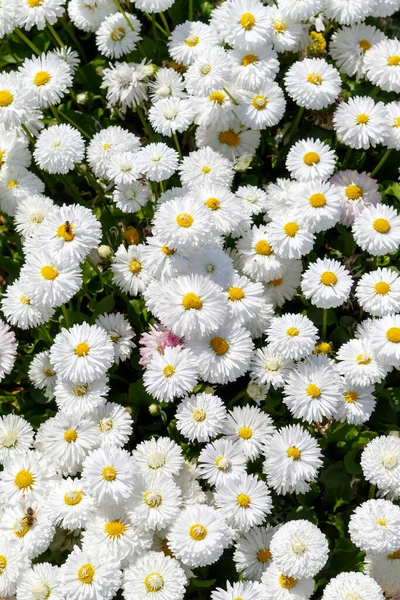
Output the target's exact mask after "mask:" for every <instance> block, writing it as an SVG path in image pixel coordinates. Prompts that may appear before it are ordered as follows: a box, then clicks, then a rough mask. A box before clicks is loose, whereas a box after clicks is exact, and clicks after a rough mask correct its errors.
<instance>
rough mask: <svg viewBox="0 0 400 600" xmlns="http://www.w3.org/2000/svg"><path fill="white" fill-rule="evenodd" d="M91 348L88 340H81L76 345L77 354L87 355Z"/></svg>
mask: <svg viewBox="0 0 400 600" xmlns="http://www.w3.org/2000/svg"><path fill="white" fill-rule="evenodd" d="M89 350H90V348H89V344H87V343H86V342H80V343H79V344H77V345H76V346H75V354H76V355H77V356H86V355H87V354H88V352H89Z"/></svg>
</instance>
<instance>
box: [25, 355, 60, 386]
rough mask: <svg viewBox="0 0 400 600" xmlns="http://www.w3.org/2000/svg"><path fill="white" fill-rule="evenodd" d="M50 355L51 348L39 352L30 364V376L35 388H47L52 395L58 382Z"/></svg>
mask: <svg viewBox="0 0 400 600" xmlns="http://www.w3.org/2000/svg"><path fill="white" fill-rule="evenodd" d="M49 356H50V351H49V350H45V351H44V352H38V353H37V354H36V355H35V357H34V358H33V359H32V361H31V363H30V365H29V369H28V377H29V380H30V381H31V383H32V385H33V386H34V387H35V388H37V389H39V390H42V389H45V390H46V392H47V394H48V395H49V397H52V396H53V394H52V392H53V389H54V385H55V383H56V374H55V371H54V367H53V365H52V364H51V362H50V359H49ZM50 392H51V393H50Z"/></svg>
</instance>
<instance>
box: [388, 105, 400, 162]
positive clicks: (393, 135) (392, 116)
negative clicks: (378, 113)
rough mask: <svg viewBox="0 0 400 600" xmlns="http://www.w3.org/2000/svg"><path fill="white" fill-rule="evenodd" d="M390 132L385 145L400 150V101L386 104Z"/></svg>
mask: <svg viewBox="0 0 400 600" xmlns="http://www.w3.org/2000/svg"><path fill="white" fill-rule="evenodd" d="M386 110H387V120H388V123H389V127H390V129H389V133H388V136H387V138H386V140H385V146H387V147H388V148H394V149H395V150H400V102H390V103H389V104H386Z"/></svg>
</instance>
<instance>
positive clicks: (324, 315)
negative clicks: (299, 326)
mask: <svg viewBox="0 0 400 600" xmlns="http://www.w3.org/2000/svg"><path fill="white" fill-rule="evenodd" d="M327 327H328V309H327V308H324V312H323V313H322V341H323V342H324V341H325V340H326V330H327Z"/></svg>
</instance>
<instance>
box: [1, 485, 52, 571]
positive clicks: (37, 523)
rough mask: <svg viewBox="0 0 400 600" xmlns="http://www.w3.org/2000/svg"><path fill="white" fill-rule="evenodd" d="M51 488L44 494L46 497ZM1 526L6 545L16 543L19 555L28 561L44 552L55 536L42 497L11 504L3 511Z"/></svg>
mask: <svg viewBox="0 0 400 600" xmlns="http://www.w3.org/2000/svg"><path fill="white" fill-rule="evenodd" d="M53 486H54V482H53ZM53 486H51V487H53ZM51 487H50V488H48V489H47V490H46V491H45V492H44V493H45V494H46V495H47V492H48V491H49V489H51ZM28 509H31V510H30V511H28ZM32 511H33V513H32ZM27 512H29V515H28V514H27ZM1 526H2V534H3V538H4V539H5V540H6V543H7V544H11V543H16V544H17V546H18V552H19V553H20V555H22V556H27V557H28V558H29V559H34V558H37V557H38V556H39V555H40V554H42V553H43V552H45V551H46V550H47V549H48V548H49V546H50V543H51V541H52V540H53V538H54V534H55V528H54V526H53V525H52V523H51V521H50V518H49V516H48V514H47V510H46V505H45V502H44V498H43V497H42V498H38V500H35V499H34V498H33V497H32V496H31V497H29V498H27V499H26V500H24V499H21V500H19V501H18V502H13V503H12V504H11V505H10V506H8V507H7V508H6V510H5V511H4V514H3V515H2V523H1Z"/></svg>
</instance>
